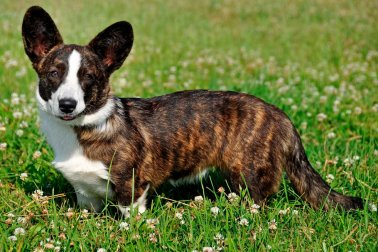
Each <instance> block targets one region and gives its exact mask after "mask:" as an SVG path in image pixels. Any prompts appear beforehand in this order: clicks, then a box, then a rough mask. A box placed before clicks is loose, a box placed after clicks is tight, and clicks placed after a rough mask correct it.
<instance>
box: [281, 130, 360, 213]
mask: <svg viewBox="0 0 378 252" xmlns="http://www.w3.org/2000/svg"><path fill="white" fill-rule="evenodd" d="M291 142H292V148H291V150H290V153H289V158H288V159H287V160H286V173H287V175H288V177H289V179H290V181H291V183H292V184H293V185H294V188H295V189H296V191H297V192H298V193H299V194H300V195H301V197H302V198H304V199H305V200H306V201H307V202H308V203H309V204H310V205H311V206H312V207H313V208H315V209H319V208H321V207H323V209H324V210H328V209H329V207H330V206H334V207H335V206H336V207H340V206H341V207H342V208H344V209H346V210H353V209H361V208H363V201H362V199H361V198H358V197H349V196H345V195H342V194H340V193H337V192H336V191H334V190H332V189H331V188H330V186H329V185H328V184H327V183H326V182H325V181H324V180H323V179H322V177H321V176H320V175H319V173H317V172H316V171H315V170H314V168H313V167H312V166H311V164H310V162H309V161H308V159H307V156H306V154H305V150H304V148H303V145H302V142H301V139H300V137H299V134H298V133H297V132H296V130H295V129H294V134H293V136H292V141H291Z"/></svg>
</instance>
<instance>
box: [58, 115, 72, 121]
mask: <svg viewBox="0 0 378 252" xmlns="http://www.w3.org/2000/svg"><path fill="white" fill-rule="evenodd" d="M59 118H60V119H62V120H63V121H72V120H73V119H75V118H76V116H74V115H69V114H66V115H63V116H60V117H59Z"/></svg>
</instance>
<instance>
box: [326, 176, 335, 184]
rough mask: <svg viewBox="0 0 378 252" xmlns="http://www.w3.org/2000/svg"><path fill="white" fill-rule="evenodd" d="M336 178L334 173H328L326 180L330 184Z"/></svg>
mask: <svg viewBox="0 0 378 252" xmlns="http://www.w3.org/2000/svg"><path fill="white" fill-rule="evenodd" d="M334 179H335V176H333V174H328V175H327V176H326V181H327V183H328V184H329V183H331V182H332V181H333V180H334Z"/></svg>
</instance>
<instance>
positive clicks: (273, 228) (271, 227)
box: [269, 219, 277, 230]
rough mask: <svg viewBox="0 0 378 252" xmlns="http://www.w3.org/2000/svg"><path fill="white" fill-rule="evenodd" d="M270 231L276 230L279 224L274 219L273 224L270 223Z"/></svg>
mask: <svg viewBox="0 0 378 252" xmlns="http://www.w3.org/2000/svg"><path fill="white" fill-rule="evenodd" d="M269 229H270V230H276V229H277V223H276V220H275V219H273V220H272V221H271V222H269Z"/></svg>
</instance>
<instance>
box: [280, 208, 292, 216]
mask: <svg viewBox="0 0 378 252" xmlns="http://www.w3.org/2000/svg"><path fill="white" fill-rule="evenodd" d="M288 212H290V208H286V209H283V210H282V209H281V210H279V211H278V214H279V215H286V214H287V213H288Z"/></svg>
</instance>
